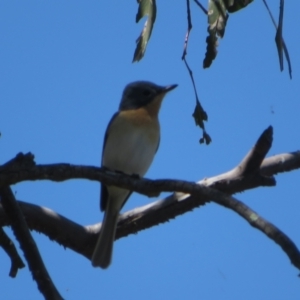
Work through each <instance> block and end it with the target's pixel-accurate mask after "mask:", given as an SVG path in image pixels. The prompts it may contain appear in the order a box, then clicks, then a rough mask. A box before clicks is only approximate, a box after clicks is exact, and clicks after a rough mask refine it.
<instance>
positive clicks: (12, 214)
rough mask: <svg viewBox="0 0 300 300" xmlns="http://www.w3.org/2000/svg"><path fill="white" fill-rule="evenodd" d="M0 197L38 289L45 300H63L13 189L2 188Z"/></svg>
mask: <svg viewBox="0 0 300 300" xmlns="http://www.w3.org/2000/svg"><path fill="white" fill-rule="evenodd" d="M0 197H1V202H2V205H3V207H4V210H5V213H6V214H7V216H8V218H9V219H10V223H11V226H12V229H13V231H14V234H15V236H16V238H17V239H18V241H19V242H20V246H21V248H22V250H23V252H24V255H25V258H26V260H27V262H28V266H29V269H30V271H31V273H32V276H33V279H34V280H35V281H36V283H37V285H38V289H39V290H40V292H41V293H42V294H43V296H44V297H45V299H49V300H50V299H51V300H53V299H54V300H55V299H57V300H61V299H63V298H62V297H61V295H60V294H59V292H58V290H57V289H56V287H55V285H54V284H53V282H52V280H51V277H50V276H49V274H48V271H47V269H46V267H45V265H44V263H43V260H42V258H41V256H40V253H39V251H38V248H37V246H36V244H35V242H34V240H33V238H32V236H31V234H30V232H29V229H28V227H27V224H26V221H25V219H24V216H23V214H22V211H21V209H20V208H19V206H18V203H17V202H16V199H15V197H14V194H13V193H12V191H11V189H10V188H9V187H4V188H0Z"/></svg>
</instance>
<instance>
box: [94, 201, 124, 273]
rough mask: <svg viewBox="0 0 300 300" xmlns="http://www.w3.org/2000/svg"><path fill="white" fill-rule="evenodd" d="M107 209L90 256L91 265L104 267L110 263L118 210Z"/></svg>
mask: <svg viewBox="0 0 300 300" xmlns="http://www.w3.org/2000/svg"><path fill="white" fill-rule="evenodd" d="M107 208H108V209H107V210H106V212H105V215H104V220H103V222H102V227H101V231H100V234H99V238H98V241H97V244H96V247H95V250H94V253H93V256H92V265H93V266H94V267H101V268H103V269H106V268H107V267H108V266H109V265H110V263H111V258H112V252H113V245H114V240H115V233H116V228H117V222H118V215H119V211H115V210H114V209H110V208H109V205H108V207H107Z"/></svg>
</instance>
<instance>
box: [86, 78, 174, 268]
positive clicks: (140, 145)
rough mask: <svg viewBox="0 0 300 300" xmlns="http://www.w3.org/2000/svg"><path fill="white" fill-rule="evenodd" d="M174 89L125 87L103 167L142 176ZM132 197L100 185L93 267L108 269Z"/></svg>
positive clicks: (111, 124)
mask: <svg viewBox="0 0 300 300" xmlns="http://www.w3.org/2000/svg"><path fill="white" fill-rule="evenodd" d="M176 87H177V84H173V85H168V86H159V85H156V84H154V83H152V82H148V81H136V82H132V83H130V84H128V85H127V86H126V87H125V89H124V92H123V95H122V99H121V102H120V106H119V111H118V112H117V113H115V114H114V115H113V117H112V119H111V120H110V122H109V124H108V126H107V129H106V133H105V137H104V144H103V151H102V166H103V167H106V168H108V169H110V170H113V171H120V172H123V173H125V174H128V175H139V176H141V177H142V176H144V175H145V173H146V172H147V170H148V169H149V167H150V165H151V163H152V161H153V158H154V155H155V153H156V151H157V149H158V146H159V141H160V126H159V120H158V113H159V109H160V106H161V102H162V100H163V98H164V96H165V95H166V94H167V93H168V92H169V91H171V90H173V89H174V88H176ZM131 193H132V191H129V190H126V189H123V188H119V187H116V186H106V185H104V184H101V197H100V198H101V199H100V208H101V210H102V211H104V219H103V222H102V226H101V230H100V234H99V238H98V241H97V244H96V247H95V250H94V253H93V256H92V265H93V266H94V267H98V266H99V267H101V268H104V269H105V268H107V267H108V266H109V265H110V263H111V259H112V251H113V243H114V239H115V233H116V228H117V222H118V216H119V213H120V210H121V209H122V207H123V205H124V204H125V202H126V201H127V199H128V198H129V196H130V195H131Z"/></svg>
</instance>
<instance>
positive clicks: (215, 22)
mask: <svg viewBox="0 0 300 300" xmlns="http://www.w3.org/2000/svg"><path fill="white" fill-rule="evenodd" d="M225 1H227V0H225ZM207 15H208V24H209V26H208V28H207V31H208V33H209V35H208V36H207V38H206V44H207V45H206V53H205V58H204V60H203V68H208V67H210V65H211V64H212V61H213V60H214V59H215V58H216V56H217V52H218V51H217V46H218V37H221V38H222V37H223V36H224V33H225V27H226V23H227V19H228V14H227V12H226V6H225V3H224V1H223V0H209V2H208V14H207Z"/></svg>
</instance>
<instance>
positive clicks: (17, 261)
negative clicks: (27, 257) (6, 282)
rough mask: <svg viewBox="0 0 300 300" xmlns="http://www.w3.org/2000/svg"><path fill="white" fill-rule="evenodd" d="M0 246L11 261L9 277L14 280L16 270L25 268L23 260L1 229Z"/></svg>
mask: <svg viewBox="0 0 300 300" xmlns="http://www.w3.org/2000/svg"><path fill="white" fill-rule="evenodd" d="M0 246H1V247H2V248H3V250H4V251H5V252H6V254H7V255H8V256H9V258H10V260H11V267H10V271H9V276H10V277H12V278H14V277H16V276H17V273H18V270H19V269H22V268H24V267H25V264H24V262H23V260H22V259H21V257H20V255H19V253H18V251H17V249H16V247H15V245H14V243H13V242H12V240H11V239H10V238H9V237H8V235H7V234H6V233H5V231H4V230H3V228H0Z"/></svg>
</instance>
